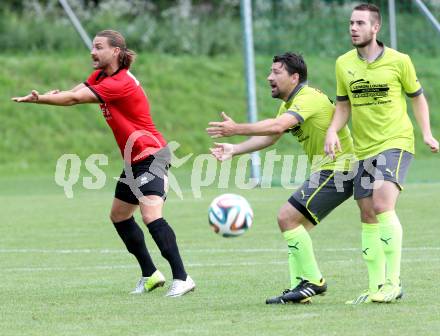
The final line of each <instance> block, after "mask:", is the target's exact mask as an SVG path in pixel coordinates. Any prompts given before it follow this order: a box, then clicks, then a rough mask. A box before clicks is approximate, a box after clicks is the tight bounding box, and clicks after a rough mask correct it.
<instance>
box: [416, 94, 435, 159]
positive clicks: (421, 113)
mask: <svg viewBox="0 0 440 336" xmlns="http://www.w3.org/2000/svg"><path fill="white" fill-rule="evenodd" d="M412 103H413V110H414V115H415V117H416V120H417V124H418V125H419V127H420V130H421V131H422V134H423V141H424V142H425V144H426V145H427V146H428V147H429V148H430V149H431V152H433V153H437V152H438V151H439V144H438V141H437V139H435V138H434V137H433V136H432V133H431V124H430V122H429V107H428V102H427V101H426V98H425V95H424V94H423V93H422V94H421V95H418V96H417V97H414V98H412Z"/></svg>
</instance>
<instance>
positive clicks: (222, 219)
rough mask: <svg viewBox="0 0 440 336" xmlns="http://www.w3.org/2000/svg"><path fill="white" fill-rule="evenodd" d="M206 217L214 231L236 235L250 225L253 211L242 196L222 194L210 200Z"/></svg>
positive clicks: (226, 234)
mask: <svg viewBox="0 0 440 336" xmlns="http://www.w3.org/2000/svg"><path fill="white" fill-rule="evenodd" d="M208 217H209V224H210V225H211V227H212V228H213V230H214V232H216V233H218V234H219V235H222V236H223V237H236V236H240V235H242V234H243V233H245V232H246V231H247V230H248V229H249V228H250V227H251V226H252V221H253V218H254V213H253V211H252V208H251V206H250V205H249V203H248V201H246V199H245V198H244V197H242V196H240V195H235V194H223V195H220V196H218V197H216V198H215V199H214V200H213V201H212V202H211V205H210V206H209V211H208Z"/></svg>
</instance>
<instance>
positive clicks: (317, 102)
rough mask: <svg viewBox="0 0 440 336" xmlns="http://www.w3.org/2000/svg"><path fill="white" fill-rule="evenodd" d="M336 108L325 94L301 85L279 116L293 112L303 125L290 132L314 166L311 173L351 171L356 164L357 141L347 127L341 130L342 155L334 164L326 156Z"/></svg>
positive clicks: (337, 157)
mask: <svg viewBox="0 0 440 336" xmlns="http://www.w3.org/2000/svg"><path fill="white" fill-rule="evenodd" d="M334 110H335V106H334V104H333V103H332V101H331V100H330V99H329V98H328V97H327V96H326V95H325V94H324V93H322V92H321V91H319V90H317V89H314V88H311V87H309V86H307V85H303V84H300V85H298V86H297V87H296V88H295V90H294V91H293V92H292V94H291V95H290V97H289V99H288V101H287V102H284V103H282V104H281V106H280V108H279V110H278V116H280V115H281V114H282V113H289V114H292V115H293V116H295V117H296V119H298V121H299V123H298V124H297V125H295V126H293V127H292V128H291V129H289V130H288V131H287V132H290V133H291V134H292V135H293V136H295V137H296V138H297V139H298V141H299V143H300V144H301V146H302V147H303V149H304V151H305V153H306V154H307V156H308V160H309V162H310V163H311V164H312V168H311V171H312V172H315V171H318V170H325V169H328V170H339V171H347V170H351V164H352V163H353V161H354V155H353V140H352V138H351V135H350V131H349V129H348V127H347V126H345V127H344V128H343V129H342V130H340V131H339V133H338V135H339V139H340V142H341V147H342V152H339V153H337V156H336V160H335V161H333V160H332V159H331V158H330V157H328V156H326V154H325V153H324V142H325V136H326V133H327V128H328V127H329V126H330V122H331V120H332V117H333V113H334Z"/></svg>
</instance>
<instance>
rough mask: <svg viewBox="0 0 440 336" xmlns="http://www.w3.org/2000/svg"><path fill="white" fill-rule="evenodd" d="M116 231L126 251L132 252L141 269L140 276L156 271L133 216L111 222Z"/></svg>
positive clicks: (146, 275)
mask: <svg viewBox="0 0 440 336" xmlns="http://www.w3.org/2000/svg"><path fill="white" fill-rule="evenodd" d="M113 225H114V226H115V229H116V231H117V232H118V234H119V237H121V239H122V241H123V242H124V244H125V246H126V247H127V250H128V252H130V253H131V254H133V255H134V256H135V257H136V259H137V261H138V263H139V266H140V267H141V270H142V276H144V277H149V276H150V275H152V274H153V273H154V272H155V271H156V266H154V263H153V260H152V259H151V256H150V254H149V253H148V250H147V246H146V245H145V239H144V232H143V231H142V229H141V228H140V227H139V226H138V225H137V223H136V221H135V220H134V218H133V217H130V218H129V219H126V220H124V221H121V222H117V223H113Z"/></svg>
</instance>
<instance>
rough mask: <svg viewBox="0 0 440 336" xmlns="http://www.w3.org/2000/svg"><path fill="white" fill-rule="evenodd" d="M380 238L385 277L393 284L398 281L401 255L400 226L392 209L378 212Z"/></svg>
mask: <svg viewBox="0 0 440 336" xmlns="http://www.w3.org/2000/svg"><path fill="white" fill-rule="evenodd" d="M376 217H377V220H378V221H379V227H380V240H381V241H382V247H383V251H384V252H385V260H386V265H387V266H386V278H387V280H390V281H391V282H392V283H393V284H396V285H397V284H399V282H400V260H401V257H402V226H401V225H400V221H399V218H398V217H397V215H396V212H395V211H394V210H391V211H386V212H383V213H381V214H378V215H377V216H376Z"/></svg>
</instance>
